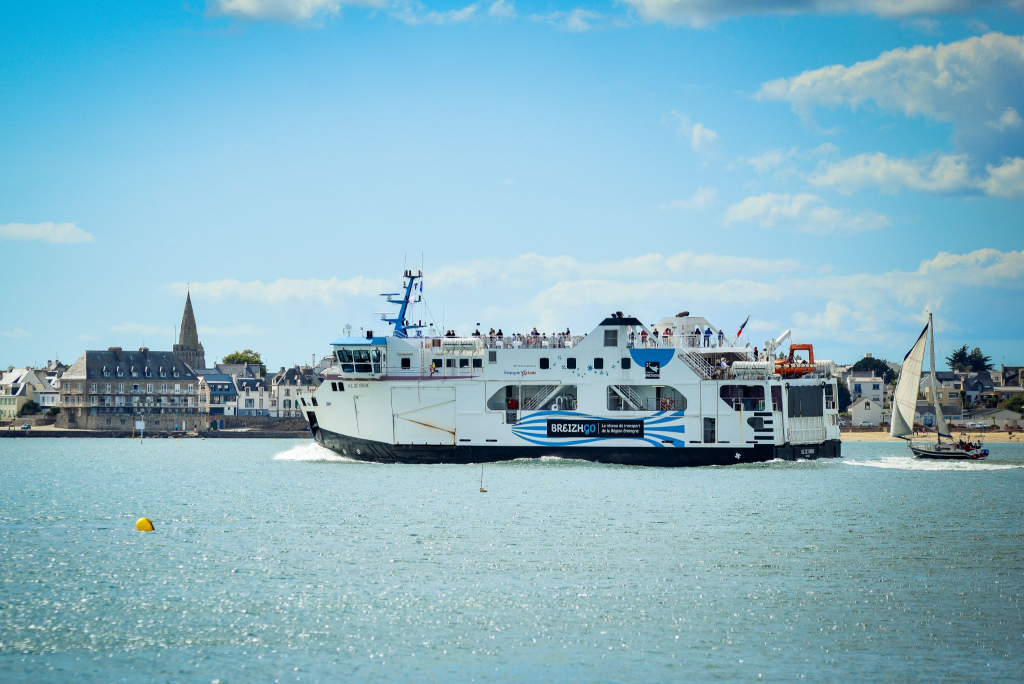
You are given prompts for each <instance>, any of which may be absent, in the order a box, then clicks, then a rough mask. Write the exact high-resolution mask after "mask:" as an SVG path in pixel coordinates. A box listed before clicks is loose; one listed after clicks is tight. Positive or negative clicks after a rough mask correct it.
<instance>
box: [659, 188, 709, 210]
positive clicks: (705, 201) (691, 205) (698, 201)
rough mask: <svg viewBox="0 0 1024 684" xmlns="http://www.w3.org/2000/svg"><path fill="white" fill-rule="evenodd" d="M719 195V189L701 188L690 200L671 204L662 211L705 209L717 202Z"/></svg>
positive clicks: (676, 201)
mask: <svg viewBox="0 0 1024 684" xmlns="http://www.w3.org/2000/svg"><path fill="white" fill-rule="evenodd" d="M717 194H718V188H707V187H700V188H697V192H695V193H693V197H691V198H690V199H688V200H675V201H673V202H669V203H668V204H666V205H665V206H663V207H662V209H704V208H705V207H707V206H708V205H709V204H711V203H712V202H713V201H714V200H715V196H716V195H717Z"/></svg>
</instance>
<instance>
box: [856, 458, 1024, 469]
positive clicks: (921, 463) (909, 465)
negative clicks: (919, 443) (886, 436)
mask: <svg viewBox="0 0 1024 684" xmlns="http://www.w3.org/2000/svg"><path fill="white" fill-rule="evenodd" d="M843 463H845V464H846V465H852V466H863V467H867V468H885V469H889V470H921V471H944V470H954V471H956V470H958V471H967V470H1014V469H1017V468H1024V465H1019V464H1013V463H983V462H980V461H940V460H931V459H920V458H910V457H909V456H886V457H883V458H879V459H874V460H871V461H843Z"/></svg>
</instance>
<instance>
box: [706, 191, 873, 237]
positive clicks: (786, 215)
mask: <svg viewBox="0 0 1024 684" xmlns="http://www.w3.org/2000/svg"><path fill="white" fill-rule="evenodd" d="M750 221H755V222H757V223H758V224H760V225H761V226H763V227H765V228H771V227H773V226H775V225H776V224H778V223H780V222H781V223H786V224H791V225H794V226H796V227H798V228H799V229H800V230H803V231H805V232H811V233H841V232H862V231H867V230H878V229H881V228H886V227H888V226H890V225H892V221H891V220H890V219H889V217H887V216H884V215H883V214H879V213H877V212H874V211H862V212H859V213H852V212H849V211H845V210H841V209H835V208H833V207H831V206H829V205H828V204H826V203H825V200H823V199H822V198H821V197H818V196H817V195H812V194H810V193H800V194H796V195H788V194H778V193H774V192H766V193H764V194H762V195H752V196H750V197H747V198H745V199H743V200H741V201H740V202H737V203H736V204H734V205H732V206H731V207H729V208H728V209H727V210H726V212H725V221H724V222H725V224H726V225H730V224H733V223H742V222H750Z"/></svg>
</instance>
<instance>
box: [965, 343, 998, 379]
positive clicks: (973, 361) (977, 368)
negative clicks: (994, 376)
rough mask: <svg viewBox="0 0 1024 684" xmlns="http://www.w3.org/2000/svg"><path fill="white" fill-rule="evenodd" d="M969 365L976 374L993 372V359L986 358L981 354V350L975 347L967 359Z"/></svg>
mask: <svg viewBox="0 0 1024 684" xmlns="http://www.w3.org/2000/svg"><path fill="white" fill-rule="evenodd" d="M967 364H968V366H969V367H970V370H971V371H972V372H974V373H980V372H982V371H987V370H992V357H991V356H985V355H984V354H982V353H981V349H979V348H978V347H975V348H974V349H972V350H971V353H970V355H969V356H968V357H967Z"/></svg>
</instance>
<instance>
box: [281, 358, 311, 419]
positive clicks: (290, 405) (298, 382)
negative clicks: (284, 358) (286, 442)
mask: <svg viewBox="0 0 1024 684" xmlns="http://www.w3.org/2000/svg"><path fill="white" fill-rule="evenodd" d="M319 385H320V378H319V377H318V376H317V374H316V372H315V371H314V369H312V368H310V367H309V366H293V367H292V368H285V367H284V366H282V367H281V370H280V371H278V372H277V373H276V374H275V375H274V376H273V377H272V378H270V397H271V398H270V415H272V416H274V417H276V418H301V417H302V408H301V405H300V399H301V398H302V397H304V396H305V397H308V396H310V395H311V394H312V393H313V392H315V391H316V388H317V387H319Z"/></svg>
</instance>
